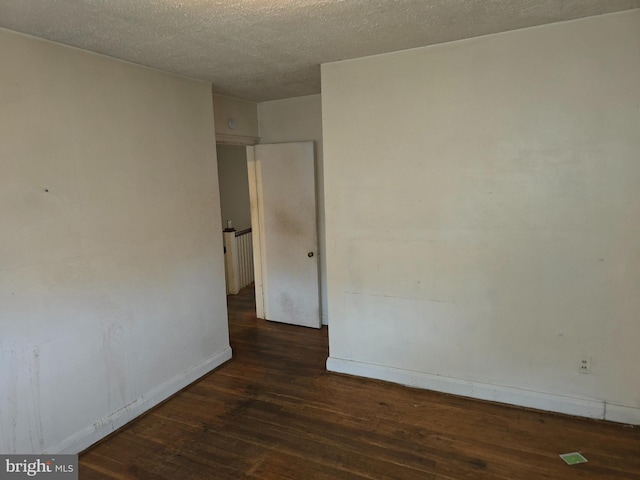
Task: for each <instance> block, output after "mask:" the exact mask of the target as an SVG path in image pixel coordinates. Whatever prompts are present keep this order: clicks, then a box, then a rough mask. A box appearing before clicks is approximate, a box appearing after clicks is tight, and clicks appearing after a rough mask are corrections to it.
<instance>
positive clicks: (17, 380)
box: [0, 344, 44, 454]
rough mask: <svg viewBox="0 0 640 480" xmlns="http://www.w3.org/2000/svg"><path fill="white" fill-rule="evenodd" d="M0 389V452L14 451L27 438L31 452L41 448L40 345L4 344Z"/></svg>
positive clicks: (1, 356)
mask: <svg viewBox="0 0 640 480" xmlns="http://www.w3.org/2000/svg"><path fill="white" fill-rule="evenodd" d="M0 358H2V365H3V369H2V373H1V374H0V386H1V389H0V391H1V392H2V396H3V397H4V399H5V400H6V408H5V409H2V410H0V433H1V435H0V441H2V443H0V451H4V452H7V453H9V454H17V453H21V452H18V451H17V449H18V445H19V444H21V443H23V442H24V441H25V440H27V439H28V442H29V445H30V446H31V451H32V452H41V451H43V450H44V437H43V428H42V413H41V402H40V389H41V378H40V347H38V346H35V347H32V346H23V347H17V346H16V345H15V344H12V345H7V346H6V347H4V348H2V349H0Z"/></svg>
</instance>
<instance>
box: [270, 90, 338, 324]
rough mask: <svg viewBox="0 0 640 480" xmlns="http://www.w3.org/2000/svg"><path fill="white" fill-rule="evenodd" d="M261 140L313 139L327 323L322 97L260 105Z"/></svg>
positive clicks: (323, 306) (322, 301)
mask: <svg viewBox="0 0 640 480" xmlns="http://www.w3.org/2000/svg"><path fill="white" fill-rule="evenodd" d="M258 123H259V126H260V143H283V142H304V141H309V140H311V141H313V142H314V145H315V152H314V153H315V157H316V192H317V205H318V249H319V252H320V258H319V267H320V304H321V305H320V312H321V315H322V323H323V324H324V325H327V324H328V321H329V313H328V308H327V263H326V242H325V231H324V224H325V220H324V177H323V172H324V168H323V160H322V99H321V97H320V95H309V96H306V97H296V98H287V99H284V100H274V101H271V102H262V103H259V104H258Z"/></svg>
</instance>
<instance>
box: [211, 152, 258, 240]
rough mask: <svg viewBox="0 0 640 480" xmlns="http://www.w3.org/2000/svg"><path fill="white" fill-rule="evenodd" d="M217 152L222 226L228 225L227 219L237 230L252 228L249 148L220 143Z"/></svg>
mask: <svg viewBox="0 0 640 480" xmlns="http://www.w3.org/2000/svg"><path fill="white" fill-rule="evenodd" d="M217 154H218V178H219V180H220V206H221V209H222V228H223V229H224V228H226V227H227V220H231V221H232V222H233V228H235V229H236V230H244V229H245V228H250V227H251V208H250V206H249V180H248V178H249V177H248V173H247V149H246V147H244V146H242V145H218V148H217Z"/></svg>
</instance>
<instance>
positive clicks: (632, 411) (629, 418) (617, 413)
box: [604, 403, 640, 425]
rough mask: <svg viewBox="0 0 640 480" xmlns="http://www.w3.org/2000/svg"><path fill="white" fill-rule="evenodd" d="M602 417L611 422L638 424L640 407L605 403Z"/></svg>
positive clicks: (639, 423) (639, 421)
mask: <svg viewBox="0 0 640 480" xmlns="http://www.w3.org/2000/svg"><path fill="white" fill-rule="evenodd" d="M604 419H605V420H609V421H611V422H619V423H628V424H629V425H640V408H633V407H625V406H624V405H615V404H613V403H607V407H606V409H605V413H604Z"/></svg>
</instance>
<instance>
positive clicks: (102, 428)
mask: <svg viewBox="0 0 640 480" xmlns="http://www.w3.org/2000/svg"><path fill="white" fill-rule="evenodd" d="M230 359H231V347H227V348H225V349H224V350H222V351H221V352H218V353H216V354H214V355H212V356H211V357H209V358H207V359H206V360H205V361H204V362H202V363H200V364H198V365H196V366H195V367H192V368H190V369H188V370H186V371H184V372H182V373H180V374H179V375H176V376H175V377H173V378H171V379H169V380H167V381H166V382H164V383H163V384H161V385H158V386H157V387H155V388H154V389H153V390H151V391H150V392H148V393H147V394H146V395H143V396H141V397H139V398H137V399H136V400H134V401H133V402H131V403H129V404H128V405H126V406H124V407H123V408H121V409H120V410H117V411H115V412H113V413H111V414H109V415H107V416H106V417H104V418H102V419H100V420H99V421H97V422H95V423H94V424H92V425H89V426H87V427H86V428H83V429H82V430H80V431H79V432H76V433H74V434H73V435H71V436H70V437H68V438H66V439H65V440H63V441H62V442H60V443H58V444H56V445H54V446H52V447H50V448H48V449H47V450H46V451H45V452H43V453H48V454H56V453H71V454H75V453H78V452H81V451H82V450H84V449H85V448H87V447H89V446H91V445H93V444H94V443H96V442H97V441H98V440H101V439H102V438H104V437H106V436H107V435H109V434H110V433H112V432H113V431H115V430H117V429H118V428H120V427H122V426H123V425H125V424H126V423H128V422H130V421H131V420H133V419H134V418H136V417H137V416H139V415H142V414H143V413H144V412H146V411H147V410H149V409H151V408H153V407H155V406H156V405H158V404H159V403H160V402H162V401H163V400H166V399H167V398H169V397H170V396H171V395H173V394H174V393H176V392H178V391H180V390H181V389H183V388H184V387H186V386H187V385H189V384H190V383H192V382H194V381H196V380H197V379H198V378H200V377H202V376H203V375H205V374H207V373H209V372H210V371H211V370H213V369H215V368H217V367H219V366H220V365H222V364H223V363H224V362H226V361H228V360H230Z"/></svg>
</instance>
